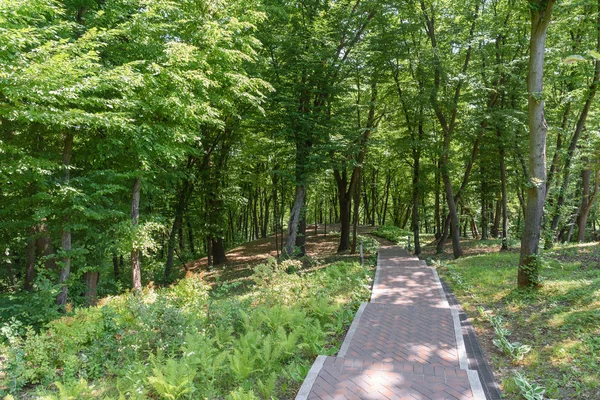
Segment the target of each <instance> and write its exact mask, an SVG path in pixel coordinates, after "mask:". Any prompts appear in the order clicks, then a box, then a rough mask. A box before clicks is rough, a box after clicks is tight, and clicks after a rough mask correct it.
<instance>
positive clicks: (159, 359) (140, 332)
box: [0, 259, 373, 399]
mask: <svg viewBox="0 0 600 400" xmlns="http://www.w3.org/2000/svg"><path fill="white" fill-rule="evenodd" d="M288 264H290V263H278V262H277V261H276V260H274V259H271V260H268V261H267V263H265V264H263V265H260V266H257V267H256V268H255V273H254V275H253V277H252V278H253V280H254V282H255V285H254V287H253V288H252V289H251V291H250V292H244V293H243V294H233V293H232V294H228V293H227V290H228V288H229V289H231V288H234V289H235V287H234V286H235V285H231V287H229V286H228V287H224V288H221V289H220V290H218V291H215V292H214V293H212V291H211V289H210V287H209V286H208V285H206V284H205V283H204V282H203V280H202V279H201V278H200V277H198V276H195V275H192V276H189V277H187V278H186V279H183V280H181V281H180V282H179V283H177V284H176V285H173V286H172V287H169V288H163V289H156V290H154V289H152V288H146V289H144V290H143V291H142V293H139V294H134V293H128V294H125V295H121V296H115V297H111V298H106V299H104V300H103V301H102V302H101V305H100V306H98V307H91V308H87V309H78V310H77V311H76V312H75V313H73V315H69V316H64V317H62V318H59V319H56V320H54V321H52V322H50V323H49V324H48V325H47V328H46V329H45V330H42V331H40V332H39V333H36V332H35V331H33V330H31V329H28V330H27V331H26V333H25V334H24V335H21V334H19V333H18V331H19V330H21V329H24V328H22V327H21V326H13V328H11V329H9V328H6V329H4V330H3V333H4V334H5V335H7V336H10V340H11V345H10V347H9V346H6V347H3V348H2V349H1V350H2V356H3V357H5V358H6V362H5V363H4V364H3V371H1V372H0V373H1V374H4V376H5V383H4V384H3V385H2V386H1V387H0V395H6V394H9V393H10V394H12V395H16V396H21V395H25V396H34V397H35V396H38V397H44V396H45V397H46V398H48V399H51V398H63V397H64V396H67V397H68V396H69V393H73V392H74V391H80V392H81V393H93V395H94V397H96V398H98V397H100V398H120V397H124V398H132V399H144V398H148V397H156V398H166V399H195V398H231V399H250V398H263V399H268V398H272V397H275V398H281V397H291V396H292V395H293V393H294V392H295V391H296V390H297V389H298V387H299V385H300V383H301V382H302V380H303V379H304V377H305V376H306V373H307V372H308V369H309V368H310V365H311V364H312V362H313V361H314V358H315V357H316V355H317V354H334V353H335V352H336V351H337V349H338V346H339V344H340V336H341V334H343V332H344V331H345V329H347V327H348V326H349V324H350V323H351V321H352V319H353V316H354V313H355V312H356V309H357V308H358V305H359V304H360V302H362V301H366V300H367V299H368V296H369V289H368V287H369V282H370V280H371V279H372V275H373V270H372V268H371V267H362V266H361V265H360V264H359V263H358V262H337V263H334V264H332V265H329V266H324V267H323V268H319V269H317V270H315V271H312V272H309V273H288V272H287V271H291V270H293V269H292V268H290V265H288Z"/></svg>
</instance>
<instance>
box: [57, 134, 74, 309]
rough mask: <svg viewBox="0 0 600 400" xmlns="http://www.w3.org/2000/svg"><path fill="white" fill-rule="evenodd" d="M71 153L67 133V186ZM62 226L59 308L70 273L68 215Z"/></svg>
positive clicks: (65, 174) (65, 295) (64, 163)
mask: <svg viewBox="0 0 600 400" xmlns="http://www.w3.org/2000/svg"><path fill="white" fill-rule="evenodd" d="M72 151H73V134H72V133H71V132H68V133H66V134H65V147H64V150H63V155H62V163H63V168H64V169H65V173H64V176H63V183H64V184H65V185H68V184H69V180H70V175H71V173H70V169H69V168H70V165H71V153H72ZM64 224H65V226H64V227H63V231H62V242H61V246H62V250H63V251H64V252H65V257H63V259H62V263H63V265H62V268H61V270H60V273H59V276H58V283H59V284H60V285H62V287H61V289H60V292H59V294H58V296H57V297H56V304H57V305H59V306H64V305H65V304H66V303H67V294H68V286H67V280H68V279H69V274H70V273H71V256H70V254H69V253H70V252H71V228H70V227H69V226H68V224H69V213H67V214H66V215H65V217H64Z"/></svg>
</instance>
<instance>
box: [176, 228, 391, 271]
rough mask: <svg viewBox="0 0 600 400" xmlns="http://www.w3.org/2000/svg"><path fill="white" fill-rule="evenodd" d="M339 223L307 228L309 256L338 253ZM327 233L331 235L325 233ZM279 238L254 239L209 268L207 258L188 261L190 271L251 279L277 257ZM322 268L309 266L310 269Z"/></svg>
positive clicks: (325, 255) (367, 229) (370, 229)
mask: <svg viewBox="0 0 600 400" xmlns="http://www.w3.org/2000/svg"><path fill="white" fill-rule="evenodd" d="M339 229H340V226H339V224H333V225H327V230H326V231H325V226H324V225H319V226H318V227H317V230H316V232H315V226H314V225H310V226H309V227H307V232H306V233H307V235H306V253H307V256H308V257H309V258H317V259H323V258H327V257H331V256H335V255H336V252H337V248H338V244H339V237H340V236H339ZM374 229H375V228H374V227H370V226H361V227H359V230H358V233H359V234H368V233H369V232H371V231H373V230H374ZM325 232H327V234H325ZM376 239H377V240H378V241H379V242H380V243H382V242H383V243H385V244H387V241H385V240H384V239H379V238H376ZM277 244H278V245H279V246H281V236H279V237H278V238H277ZM277 255H278V252H277V250H276V238H275V236H274V235H271V236H269V237H267V238H262V239H258V240H254V241H252V242H248V243H245V244H244V245H242V246H239V247H236V248H234V249H231V250H229V251H228V252H227V259H228V261H227V262H226V263H224V264H221V265H217V266H214V267H212V268H210V269H209V268H208V260H207V258H206V257H204V258H201V259H198V260H194V261H191V262H188V263H187V264H186V265H185V269H186V270H188V271H204V272H205V277H206V279H207V281H209V282H217V281H221V282H223V281H227V282H235V281H240V280H247V279H249V277H250V275H252V268H253V267H254V266H256V265H258V264H261V263H264V262H265V261H266V260H267V258H268V257H277ZM318 268H319V267H314V268H313V267H310V266H307V270H312V269H318Z"/></svg>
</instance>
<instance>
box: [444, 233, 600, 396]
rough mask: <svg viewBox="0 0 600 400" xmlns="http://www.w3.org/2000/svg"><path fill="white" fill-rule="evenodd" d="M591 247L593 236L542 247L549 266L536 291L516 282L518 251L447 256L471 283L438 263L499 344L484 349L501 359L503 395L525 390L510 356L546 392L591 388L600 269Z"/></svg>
mask: <svg viewBox="0 0 600 400" xmlns="http://www.w3.org/2000/svg"><path fill="white" fill-rule="evenodd" d="M596 254H597V246H596V245H595V244H579V245H572V244H571V245H559V246H556V247H555V248H553V250H552V251H545V252H544V258H545V264H544V265H546V267H545V268H542V269H540V276H541V278H542V279H543V285H541V286H540V287H539V289H538V290H536V291H530V290H516V289H515V282H516V276H515V271H516V269H517V265H518V262H519V253H518V252H493V253H482V254H478V255H469V256H466V257H464V258H461V259H458V260H453V261H446V262H445V264H446V265H450V266H451V268H452V269H454V272H455V273H457V274H460V277H461V279H462V282H463V283H464V284H466V285H468V286H469V291H464V290H463V289H462V287H461V286H460V285H459V284H457V282H456V281H455V279H454V278H453V277H451V275H450V274H449V273H448V269H446V268H444V267H440V268H438V272H439V273H440V276H441V277H442V278H444V279H447V281H448V283H449V284H450V285H451V286H452V288H453V289H454V291H455V293H456V294H457V295H458V296H459V300H460V301H461V304H462V305H463V307H464V308H465V310H467V312H468V310H473V309H476V310H477V312H478V313H479V315H480V316H481V318H477V319H476V323H478V325H479V328H480V329H486V330H487V331H488V332H489V333H491V334H492V335H494V337H493V339H496V343H497V344H498V346H499V348H498V349H499V351H497V352H494V351H493V348H492V349H489V350H490V354H492V357H493V359H494V363H495V364H496V365H498V367H499V371H500V374H501V376H502V380H503V382H504V393H505V395H506V397H507V398H511V399H518V398H522V395H521V389H519V387H518V386H517V384H516V383H515V381H514V380H513V376H512V371H514V370H515V364H517V365H518V370H519V371H520V372H521V373H522V374H523V375H526V376H528V377H536V378H535V381H536V382H537V385H538V386H540V387H542V386H543V387H545V388H546V393H545V395H544V397H548V398H584V397H585V396H587V397H591V398H593V397H594V396H595V393H596V391H597V390H598V385H597V383H596V382H597V381H598V360H597V355H598V350H597V347H598V346H597V345H596V344H595V337H596V336H597V333H596V331H597V327H598V324H597V321H598V313H597V304H598V301H600V292H599V291H598V290H599V289H600V275H599V273H600V270H599V269H597V268H595V267H592V266H593V265H596V264H595V261H594V260H596ZM486 310H488V311H486ZM477 321H483V323H481V322H477ZM496 331H498V333H499V335H498V334H496ZM509 333H510V336H509ZM500 335H503V336H504V338H505V340H502V339H500V337H501V336H500ZM516 342H520V344H517V343H516ZM523 343H526V345H525V344H523ZM521 346H526V347H525V348H523V347H521ZM529 346H530V350H529V352H527V353H525V351H526V350H527V347H529ZM501 348H502V349H504V350H502V349H501ZM524 353H525V354H524ZM521 356H523V357H522V359H521V360H520V361H515V359H518V358H520V357H521ZM513 357H514V358H513Z"/></svg>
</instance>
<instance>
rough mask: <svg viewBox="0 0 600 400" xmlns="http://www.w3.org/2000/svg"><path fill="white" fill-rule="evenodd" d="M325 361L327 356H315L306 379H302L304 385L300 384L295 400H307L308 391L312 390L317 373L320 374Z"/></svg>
mask: <svg viewBox="0 0 600 400" xmlns="http://www.w3.org/2000/svg"><path fill="white" fill-rule="evenodd" d="M325 360H327V356H317V358H316V360H315V362H314V363H313V365H312V367H310V370H309V371H308V374H307V375H306V378H304V383H302V386H300V390H299V391H298V394H297V395H296V400H306V399H308V395H309V394H310V391H311V390H312V387H313V385H314V384H315V381H316V380H317V377H318V376H319V372H321V369H322V368H323V364H325Z"/></svg>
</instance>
